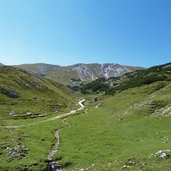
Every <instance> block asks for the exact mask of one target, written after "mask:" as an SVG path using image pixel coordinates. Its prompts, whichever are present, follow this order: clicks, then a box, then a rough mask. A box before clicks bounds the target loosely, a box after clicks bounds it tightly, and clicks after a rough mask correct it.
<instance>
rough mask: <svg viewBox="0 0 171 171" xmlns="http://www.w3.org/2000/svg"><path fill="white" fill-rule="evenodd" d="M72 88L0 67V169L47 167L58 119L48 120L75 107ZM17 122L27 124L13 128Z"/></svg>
mask: <svg viewBox="0 0 171 171" xmlns="http://www.w3.org/2000/svg"><path fill="white" fill-rule="evenodd" d="M76 102H77V99H76V97H75V96H74V95H72V93H71V92H70V90H68V89H67V88H65V87H61V86H60V85H59V84H58V83H56V82H54V81H52V80H47V79H43V78H40V77H37V76H34V75H31V74H28V73H27V72H25V71H23V70H21V69H15V68H13V67H1V68H0V161H1V163H0V170H2V171H4V170H9V171H16V170H24V169H26V170H28V169H27V168H29V170H40V169H44V168H45V167H46V162H44V160H45V159H46V158H47V155H48V153H49V152H50V150H51V146H52V145H53V143H54V131H55V129H56V127H58V126H60V122H59V124H58V122H57V121H48V122H45V123H40V124H35V125H31V126H27V125H28V124H33V123H38V122H39V121H42V120H47V119H48V118H51V117H53V116H56V115H60V114H61V113H64V112H68V111H70V110H71V109H72V108H74V107H75V103H76ZM11 125H12V126H14V125H16V126H19V125H26V126H25V127H21V128H20V127H19V128H13V127H11Z"/></svg>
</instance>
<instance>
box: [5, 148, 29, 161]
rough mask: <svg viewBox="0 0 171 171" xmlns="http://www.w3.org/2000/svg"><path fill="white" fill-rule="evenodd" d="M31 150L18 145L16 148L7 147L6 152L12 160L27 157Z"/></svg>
mask: <svg viewBox="0 0 171 171" xmlns="http://www.w3.org/2000/svg"><path fill="white" fill-rule="evenodd" d="M28 151H29V149H28V148H27V147H25V146H23V145H16V146H15V147H7V148H6V152H7V154H8V155H9V157H10V158H11V159H15V158H23V157H26V155H27V153H28Z"/></svg>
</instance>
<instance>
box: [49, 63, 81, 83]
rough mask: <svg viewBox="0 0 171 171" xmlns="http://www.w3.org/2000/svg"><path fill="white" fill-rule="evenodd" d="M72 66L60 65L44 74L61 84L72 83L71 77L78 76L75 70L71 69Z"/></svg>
mask: <svg viewBox="0 0 171 171" xmlns="http://www.w3.org/2000/svg"><path fill="white" fill-rule="evenodd" d="M72 68H73V67H72V66H68V67H60V68H58V69H56V70H54V71H52V72H49V73H48V74H47V75H46V78H49V79H51V80H55V81H58V82H60V83H62V84H72V82H71V79H72V78H79V75H78V73H77V72H75V71H73V70H72Z"/></svg>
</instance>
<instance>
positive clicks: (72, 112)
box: [5, 99, 85, 128]
mask: <svg viewBox="0 0 171 171" xmlns="http://www.w3.org/2000/svg"><path fill="white" fill-rule="evenodd" d="M84 101H85V99H82V100H80V101H79V102H78V104H79V105H80V108H78V109H76V110H71V111H70V112H69V113H65V114H62V115H59V116H55V117H52V118H49V119H46V120H42V121H38V122H34V123H30V124H24V125H18V126H5V127H6V128H20V127H25V126H32V125H37V124H39V123H44V122H49V121H54V120H57V119H61V118H66V117H68V116H70V115H73V114H75V113H76V112H77V111H81V110H83V109H84V104H83V102H84Z"/></svg>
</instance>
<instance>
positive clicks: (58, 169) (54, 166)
mask: <svg viewBox="0 0 171 171" xmlns="http://www.w3.org/2000/svg"><path fill="white" fill-rule="evenodd" d="M84 101H85V99H83V100H81V101H79V102H78V104H79V105H80V108H78V109H77V110H72V111H71V112H69V113H67V114H63V115H60V116H59V117H60V118H61V117H62V118H63V117H65V118H64V119H66V117H67V116H69V115H72V114H74V113H75V112H76V111H81V110H83V109H84V104H83V102H84ZM55 119H58V118H57V117H54V118H51V120H55ZM64 119H63V120H62V122H63V123H64V124H66V122H65V120H64ZM67 124H68V123H67ZM67 124H66V126H68V125H69V124H68V125H67ZM60 130H61V128H59V129H57V130H56V132H55V139H56V143H55V145H54V146H53V148H52V151H51V152H50V153H49V155H48V157H47V160H48V161H49V164H48V168H50V170H52V171H64V168H63V167H62V166H60V165H59V164H58V162H56V161H53V156H54V155H55V154H56V153H57V152H58V150H57V148H58V146H59V144H60V139H59V133H60Z"/></svg>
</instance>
